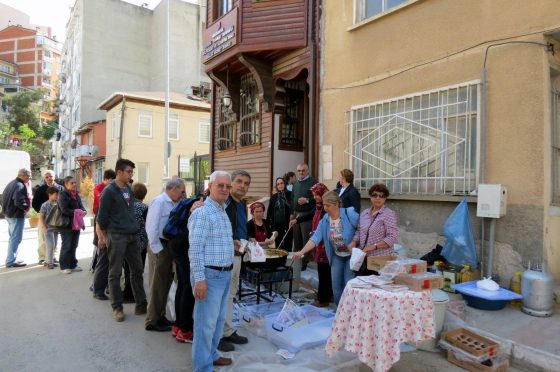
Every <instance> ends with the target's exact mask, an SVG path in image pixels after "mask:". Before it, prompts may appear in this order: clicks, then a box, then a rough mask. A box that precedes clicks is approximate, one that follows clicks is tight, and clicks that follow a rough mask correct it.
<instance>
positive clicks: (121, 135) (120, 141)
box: [117, 94, 126, 160]
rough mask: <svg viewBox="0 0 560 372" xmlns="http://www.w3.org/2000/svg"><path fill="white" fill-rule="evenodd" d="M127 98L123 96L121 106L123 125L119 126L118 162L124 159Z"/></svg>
mask: <svg viewBox="0 0 560 372" xmlns="http://www.w3.org/2000/svg"><path fill="white" fill-rule="evenodd" d="M125 104H126V97H125V96H124V94H123V95H122V106H121V124H120V125H119V152H118V154H117V160H118V159H120V158H121V157H122V142H123V133H124V113H125V109H126V106H125Z"/></svg>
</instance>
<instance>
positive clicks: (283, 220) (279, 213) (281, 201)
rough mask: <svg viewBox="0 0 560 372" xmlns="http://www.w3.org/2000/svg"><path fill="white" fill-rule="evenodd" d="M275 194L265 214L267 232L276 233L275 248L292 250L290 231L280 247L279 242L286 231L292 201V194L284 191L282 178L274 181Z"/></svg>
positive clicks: (284, 184)
mask: <svg viewBox="0 0 560 372" xmlns="http://www.w3.org/2000/svg"><path fill="white" fill-rule="evenodd" d="M274 187H275V189H276V193H275V194H273V195H272V196H271V197H270V201H269V203H268V210H267V212H266V220H267V222H268V227H269V231H277V232H278V236H277V237H276V248H283V249H286V250H288V251H291V250H292V231H290V232H289V233H288V235H287V236H286V238H285V239H284V242H283V243H282V247H280V242H281V241H282V238H283V237H284V234H286V231H288V226H289V223H290V214H291V208H290V201H291V200H292V193H291V192H290V191H288V190H286V183H285V181H284V179H283V178H282V177H278V178H277V179H276V184H275V186H274Z"/></svg>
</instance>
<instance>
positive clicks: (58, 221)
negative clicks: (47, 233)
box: [46, 204, 70, 228]
mask: <svg viewBox="0 0 560 372" xmlns="http://www.w3.org/2000/svg"><path fill="white" fill-rule="evenodd" d="M46 222H47V226H49V227H52V228H61V227H68V225H69V224H70V218H69V217H68V216H65V215H63V214H62V210H61V209H60V206H59V205H58V204H57V205H56V208H53V210H52V211H51V212H50V213H49V215H48V216H47V220H46Z"/></svg>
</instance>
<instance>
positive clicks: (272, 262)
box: [245, 248, 288, 270]
mask: <svg viewBox="0 0 560 372" xmlns="http://www.w3.org/2000/svg"><path fill="white" fill-rule="evenodd" d="M264 255H265V256H266V261H265V262H250V261H249V262H246V263H245V264H246V265H247V266H248V267H250V268H252V269H265V270H271V269H275V268H277V267H279V266H285V265H286V260H287V259H288V252H287V251H285V250H283V249H273V248H268V249H264Z"/></svg>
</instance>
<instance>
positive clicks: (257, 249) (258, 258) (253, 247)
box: [247, 242, 266, 262]
mask: <svg viewBox="0 0 560 372" xmlns="http://www.w3.org/2000/svg"><path fill="white" fill-rule="evenodd" d="M247 249H249V251H250V252H251V257H250V260H251V262H265V261H266V256H265V254H264V249H263V248H262V247H261V246H260V245H259V243H253V242H251V243H249V244H248V245H247Z"/></svg>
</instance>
